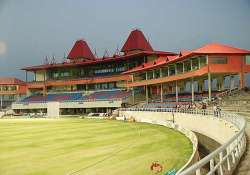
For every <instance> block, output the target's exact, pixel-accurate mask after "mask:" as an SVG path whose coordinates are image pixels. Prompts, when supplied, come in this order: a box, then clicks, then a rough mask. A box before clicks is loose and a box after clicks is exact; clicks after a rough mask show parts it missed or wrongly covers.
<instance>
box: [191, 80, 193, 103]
mask: <svg viewBox="0 0 250 175" xmlns="http://www.w3.org/2000/svg"><path fill="white" fill-rule="evenodd" d="M191 94H192V102H194V78H193V77H192V79H191Z"/></svg>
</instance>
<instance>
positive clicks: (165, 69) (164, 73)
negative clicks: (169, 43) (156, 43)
mask: <svg viewBox="0 0 250 175" xmlns="http://www.w3.org/2000/svg"><path fill="white" fill-rule="evenodd" d="M161 72H162V77H166V76H168V68H167V67H163V68H162V69H161Z"/></svg>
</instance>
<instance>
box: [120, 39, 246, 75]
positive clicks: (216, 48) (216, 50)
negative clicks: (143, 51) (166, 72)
mask: <svg viewBox="0 0 250 175" xmlns="http://www.w3.org/2000/svg"><path fill="white" fill-rule="evenodd" d="M199 54H250V50H245V49H239V48H235V47H231V46H228V45H224V44H219V43H209V44H207V45H205V46H203V47H200V48H198V49H195V50H192V51H189V50H182V51H181V52H180V54H179V55H178V56H174V55H173V56H167V58H168V60H166V61H160V59H157V60H156V61H153V62H150V63H146V64H142V65H140V66H138V67H135V68H133V69H130V70H128V71H126V72H124V74H128V73H133V72H139V71H143V70H148V69H152V68H155V67H158V66H161V65H164V64H168V63H173V62H177V61H181V60H184V59H185V58H187V57H191V56H194V55H199Z"/></svg>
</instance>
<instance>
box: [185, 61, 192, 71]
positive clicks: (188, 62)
mask: <svg viewBox="0 0 250 175" xmlns="http://www.w3.org/2000/svg"><path fill="white" fill-rule="evenodd" d="M184 71H185V72H189V71H191V62H190V60H187V61H185V62H184Z"/></svg>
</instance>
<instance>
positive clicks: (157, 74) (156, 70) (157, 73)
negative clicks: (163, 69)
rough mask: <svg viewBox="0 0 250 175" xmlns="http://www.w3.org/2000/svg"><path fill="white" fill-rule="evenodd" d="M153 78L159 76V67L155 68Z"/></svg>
mask: <svg viewBox="0 0 250 175" xmlns="http://www.w3.org/2000/svg"><path fill="white" fill-rule="evenodd" d="M154 72H155V78H159V77H160V69H155V70H154Z"/></svg>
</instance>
